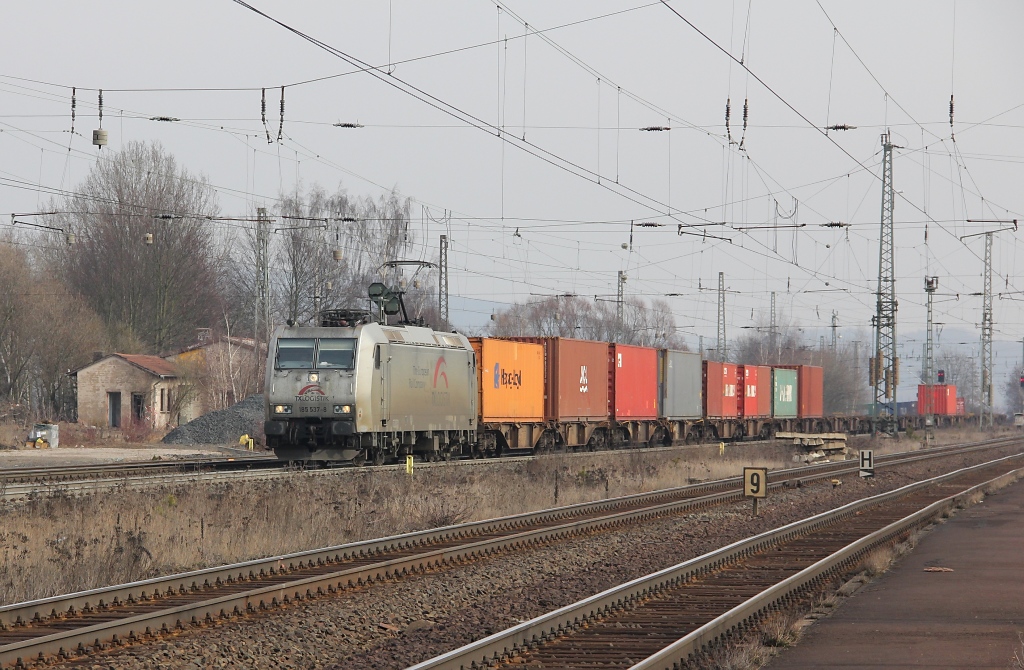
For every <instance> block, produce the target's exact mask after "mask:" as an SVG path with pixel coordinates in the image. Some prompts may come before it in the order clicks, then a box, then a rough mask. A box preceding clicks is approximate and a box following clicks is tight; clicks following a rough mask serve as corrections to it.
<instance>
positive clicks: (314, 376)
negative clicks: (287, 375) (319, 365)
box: [309, 372, 320, 384]
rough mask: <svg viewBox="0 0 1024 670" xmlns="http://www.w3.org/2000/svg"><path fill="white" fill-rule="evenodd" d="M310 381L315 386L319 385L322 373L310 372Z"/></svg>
mask: <svg viewBox="0 0 1024 670" xmlns="http://www.w3.org/2000/svg"><path fill="white" fill-rule="evenodd" d="M309 381H311V382H313V383H314V384H315V383H317V382H318V381H320V373H319V372H310V373H309Z"/></svg>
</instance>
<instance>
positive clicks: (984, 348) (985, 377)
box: [981, 233, 993, 428]
mask: <svg viewBox="0 0 1024 670" xmlns="http://www.w3.org/2000/svg"><path fill="white" fill-rule="evenodd" d="M983 301H984V302H983V303H982V307H981V401H982V406H981V427H982V428H984V427H985V413H986V412H988V425H989V427H991V426H992V425H993V421H992V410H993V408H992V233H985V292H984V298H983Z"/></svg>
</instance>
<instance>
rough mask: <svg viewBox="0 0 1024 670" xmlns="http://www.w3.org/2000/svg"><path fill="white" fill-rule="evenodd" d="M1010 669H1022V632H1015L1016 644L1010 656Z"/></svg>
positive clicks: (1023, 659)
mask: <svg viewBox="0 0 1024 670" xmlns="http://www.w3.org/2000/svg"><path fill="white" fill-rule="evenodd" d="M1009 667H1010V670H1024V633H1017V646H1016V647H1014V649H1013V656H1011V657H1010V666H1009Z"/></svg>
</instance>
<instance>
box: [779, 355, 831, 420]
mask: <svg viewBox="0 0 1024 670" xmlns="http://www.w3.org/2000/svg"><path fill="white" fill-rule="evenodd" d="M776 367H780V368H785V369H788V370H796V374H797V409H796V415H797V416H798V417H799V418H801V419H817V418H819V417H821V416H823V415H824V414H825V371H824V369H822V368H821V367H819V366H817V365H778V366H776Z"/></svg>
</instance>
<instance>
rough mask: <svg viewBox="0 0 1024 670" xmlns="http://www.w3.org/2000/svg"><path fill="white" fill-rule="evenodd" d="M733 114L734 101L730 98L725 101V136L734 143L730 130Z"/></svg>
mask: <svg viewBox="0 0 1024 670" xmlns="http://www.w3.org/2000/svg"><path fill="white" fill-rule="evenodd" d="M731 113H732V100H731V99H730V98H726V99H725V135H726V137H727V138H728V139H729V141H730V142H732V130H731V129H730V128H729V117H730V116H731Z"/></svg>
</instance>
